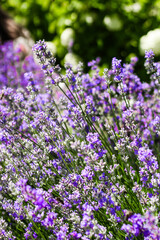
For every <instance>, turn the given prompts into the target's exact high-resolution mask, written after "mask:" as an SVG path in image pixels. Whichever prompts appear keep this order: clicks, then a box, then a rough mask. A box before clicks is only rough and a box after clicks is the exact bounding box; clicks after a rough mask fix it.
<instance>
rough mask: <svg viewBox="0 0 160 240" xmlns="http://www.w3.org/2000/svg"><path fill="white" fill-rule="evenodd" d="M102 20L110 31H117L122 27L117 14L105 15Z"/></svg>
mask: <svg viewBox="0 0 160 240" xmlns="http://www.w3.org/2000/svg"><path fill="white" fill-rule="evenodd" d="M103 22H104V24H105V26H106V27H107V28H108V30H110V31H119V30H121V29H122V25H123V24H122V21H121V20H120V18H119V17H118V16H117V15H112V16H105V18H104V20H103Z"/></svg>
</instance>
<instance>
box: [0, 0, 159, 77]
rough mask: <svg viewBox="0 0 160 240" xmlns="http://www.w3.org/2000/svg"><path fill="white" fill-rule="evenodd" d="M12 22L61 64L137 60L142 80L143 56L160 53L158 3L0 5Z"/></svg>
mask: <svg viewBox="0 0 160 240" xmlns="http://www.w3.org/2000/svg"><path fill="white" fill-rule="evenodd" d="M1 6H2V8H3V9H5V10H7V11H8V12H9V13H10V14H11V15H12V16H13V17H14V19H15V20H16V22H18V23H20V24H22V25H23V26H25V27H26V28H27V29H28V30H29V31H30V33H31V36H32V38H33V39H34V40H35V41H37V40H39V39H45V40H46V41H50V42H51V44H50V45H51V48H52V51H53V53H54V55H55V57H56V58H57V61H58V62H60V63H61V64H63V63H64V61H71V63H73V64H75V63H76V62H77V61H79V60H81V61H82V62H84V64H85V65H86V64H87V62H88V61H91V60H92V59H95V58H96V57H100V58H101V62H100V65H101V66H102V68H104V67H108V66H110V64H111V59H112V58H113V57H117V58H120V59H122V60H123V61H129V59H130V57H131V56H135V55H136V56H138V58H139V63H138V65H137V72H138V74H139V75H144V72H143V71H144V67H143V63H144V57H143V56H144V51H145V49H150V48H152V49H153V51H154V52H155V53H156V56H157V59H158V58H159V57H158V56H159V54H160V0H151V1H148V0H137V1H136V0H135V1H134V0H114V1H113V0H86V1H85V0H84V1H79V0H70V1H69V0H27V1H23V0H1Z"/></svg>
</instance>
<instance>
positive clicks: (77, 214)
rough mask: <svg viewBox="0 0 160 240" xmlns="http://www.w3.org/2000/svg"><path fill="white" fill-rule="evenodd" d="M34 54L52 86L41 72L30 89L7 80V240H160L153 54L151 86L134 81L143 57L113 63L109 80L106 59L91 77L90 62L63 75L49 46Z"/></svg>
mask: <svg viewBox="0 0 160 240" xmlns="http://www.w3.org/2000/svg"><path fill="white" fill-rule="evenodd" d="M33 50H34V53H35V55H36V56H37V58H38V59H39V62H40V64H41V66H42V70H43V71H44V74H45V76H44V78H43V79H44V80H43V81H44V83H43V85H42V84H40V83H39V82H38V79H37V78H36V77H35V75H36V71H35V73H33V69H31V68H32V66H33V65H32V64H31V65H32V66H30V65H29V66H30V67H29V66H28V68H27V70H26V73H25V74H23V77H24V79H25V82H26V84H25V88H22V87H18V86H17V82H14V84H12V82H13V81H12V78H11V77H10V75H7V82H6V81H4V80H3V79H4V75H3V74H2V76H1V77H0V80H1V90H0V96H1V97H0V151H1V156H0V199H1V201H0V239H19V240H20V239H37V240H40V239H43V240H44V239H57V240H67V239H68V240H69V239H70V240H71V239H73V240H74V239H82V240H90V239H102V240H103V239H106V240H111V239H113V240H115V239H145V240H150V239H156V240H158V239H160V221H159V219H160V170H159V164H160V154H159V146H160V138H159V134H160V118H159V112H160V97H159V93H160V88H159V87H160V85H159V64H158V63H154V55H153V53H152V52H151V51H150V52H146V61H145V67H146V69H147V72H148V73H149V74H150V79H151V81H150V83H144V82H141V80H140V79H139V77H138V76H137V75H136V74H135V73H134V66H135V64H136V62H137V60H138V59H137V58H132V59H131V62H130V63H128V64H122V62H121V61H120V60H118V59H116V58H113V61H112V68H111V69H105V71H104V74H103V75H101V74H100V73H99V68H98V61H99V59H97V60H95V61H92V62H90V63H89V66H90V67H91V68H92V70H91V72H90V74H84V73H83V70H82V64H81V63H80V64H79V65H78V66H77V68H76V69H74V70H73V68H72V66H70V65H69V64H67V65H66V69H65V73H64V70H62V71H61V69H60V67H59V66H58V65H56V60H55V59H54V57H53V56H52V53H51V52H50V51H48V50H47V46H46V44H45V42H44V41H39V42H38V43H37V44H35V46H34V48H33ZM15 56H17V54H15ZM6 58H7V53H6ZM7 61H8V62H7V63H8V64H9V65H10V64H11V63H10V62H9V60H7ZM14 62H15V65H14V67H16V64H17V62H16V61H14ZM1 65H2V68H3V67H4V66H3V64H1ZM11 66H12V64H11ZM0 67H1V66H0ZM8 68H9V66H8ZM149 69H150V71H149ZM10 70H11V69H10V68H9V71H10ZM14 71H15V70H14ZM2 72H3V71H2ZM13 76H15V75H13ZM15 79H17V78H15V77H14V80H15ZM8 81H11V82H10V84H8ZM2 83H3V84H2ZM15 87H16V88H17V89H16V90H15Z"/></svg>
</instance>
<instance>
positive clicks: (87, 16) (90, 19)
mask: <svg viewBox="0 0 160 240" xmlns="http://www.w3.org/2000/svg"><path fill="white" fill-rule="evenodd" d="M85 20H86V23H88V24H89V25H90V24H92V23H93V21H94V19H93V16H91V15H86V19H85Z"/></svg>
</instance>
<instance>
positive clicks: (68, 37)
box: [61, 28, 74, 47]
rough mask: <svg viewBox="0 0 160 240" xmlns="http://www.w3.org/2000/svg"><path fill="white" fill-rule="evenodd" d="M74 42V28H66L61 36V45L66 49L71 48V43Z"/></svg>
mask: <svg viewBox="0 0 160 240" xmlns="http://www.w3.org/2000/svg"><path fill="white" fill-rule="evenodd" d="M73 40H74V31H73V29H72V28H66V29H65V30H64V31H63V32H62V34H61V44H62V45H63V46H64V47H69V45H70V43H71V42H72V41H73Z"/></svg>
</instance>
